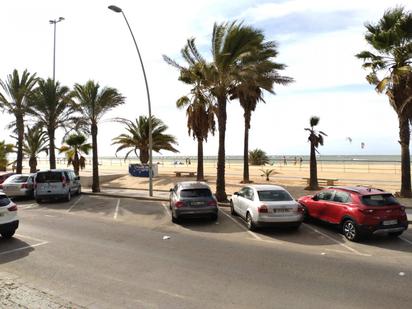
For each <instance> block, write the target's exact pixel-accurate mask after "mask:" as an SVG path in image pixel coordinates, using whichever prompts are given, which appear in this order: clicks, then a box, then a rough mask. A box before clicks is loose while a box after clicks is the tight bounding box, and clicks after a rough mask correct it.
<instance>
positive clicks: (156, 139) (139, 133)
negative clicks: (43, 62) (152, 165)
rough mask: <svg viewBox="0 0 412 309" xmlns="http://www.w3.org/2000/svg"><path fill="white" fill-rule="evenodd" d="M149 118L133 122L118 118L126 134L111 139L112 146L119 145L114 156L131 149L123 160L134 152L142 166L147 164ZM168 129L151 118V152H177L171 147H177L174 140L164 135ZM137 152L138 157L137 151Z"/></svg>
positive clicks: (154, 118)
mask: <svg viewBox="0 0 412 309" xmlns="http://www.w3.org/2000/svg"><path fill="white" fill-rule="evenodd" d="M148 120H149V118H148V117H146V116H139V118H138V119H136V120H135V121H134V122H133V121H130V120H128V119H123V118H118V119H117V121H119V122H121V123H123V124H125V125H126V131H127V132H128V133H123V134H120V135H119V136H117V137H115V138H113V143H112V145H115V144H117V145H119V147H118V148H117V149H116V154H117V153H118V152H119V151H121V150H123V149H129V148H131V149H130V150H129V151H128V152H127V153H126V156H125V160H126V159H127V158H128V157H129V155H130V153H132V152H134V153H135V154H136V156H138V157H139V158H140V161H141V162H142V164H147V162H148V161H149V121H148ZM167 129H168V127H167V125H165V124H164V123H163V121H161V120H160V119H158V118H156V117H154V116H152V140H153V150H154V151H156V152H160V151H161V150H168V151H171V152H179V151H178V150H177V149H176V148H174V147H173V144H175V145H177V141H176V138H175V137H174V136H173V135H169V134H165V131H166V130H167ZM138 150H139V155H138V154H137V151H138Z"/></svg>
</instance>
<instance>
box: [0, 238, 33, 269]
mask: <svg viewBox="0 0 412 309" xmlns="http://www.w3.org/2000/svg"><path fill="white" fill-rule="evenodd" d="M32 251H34V248H32V247H30V244H28V243H27V242H25V241H23V240H21V239H18V238H15V237H14V238H12V239H4V238H1V237H0V265H1V264H4V263H8V262H12V261H15V260H18V259H21V258H24V257H26V256H28V255H29V254H30V252H32Z"/></svg>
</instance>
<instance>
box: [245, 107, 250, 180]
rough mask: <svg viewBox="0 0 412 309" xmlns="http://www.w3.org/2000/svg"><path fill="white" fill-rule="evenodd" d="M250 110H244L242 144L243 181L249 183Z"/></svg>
mask: <svg viewBox="0 0 412 309" xmlns="http://www.w3.org/2000/svg"><path fill="white" fill-rule="evenodd" d="M250 114H251V111H250V110H245V113H244V115H243V116H244V117H245V136H244V146H243V183H250V179H249V129H250Z"/></svg>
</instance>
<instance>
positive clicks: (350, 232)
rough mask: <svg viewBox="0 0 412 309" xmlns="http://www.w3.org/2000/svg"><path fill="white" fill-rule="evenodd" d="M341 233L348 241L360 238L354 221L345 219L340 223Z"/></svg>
mask: <svg viewBox="0 0 412 309" xmlns="http://www.w3.org/2000/svg"><path fill="white" fill-rule="evenodd" d="M342 233H343V235H344V236H345V237H346V239H348V240H350V241H359V240H361V239H362V235H361V232H360V231H359V228H358V226H357V224H356V223H355V221H353V220H351V219H347V220H345V221H344V222H343V224H342Z"/></svg>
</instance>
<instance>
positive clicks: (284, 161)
mask: <svg viewBox="0 0 412 309" xmlns="http://www.w3.org/2000/svg"><path fill="white" fill-rule="evenodd" d="M283 165H288V161H286V157H285V156H283Z"/></svg>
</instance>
